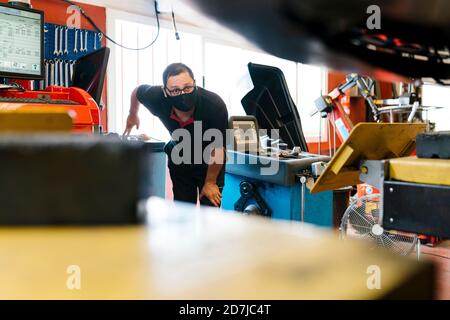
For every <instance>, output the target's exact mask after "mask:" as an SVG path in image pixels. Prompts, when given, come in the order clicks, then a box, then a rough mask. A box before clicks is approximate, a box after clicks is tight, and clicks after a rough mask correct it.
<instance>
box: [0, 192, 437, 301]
mask: <svg viewBox="0 0 450 320" xmlns="http://www.w3.org/2000/svg"><path fill="white" fill-rule="evenodd" d="M147 209H148V219H147V222H146V224H143V225H129V226H114V227H107V226H104V227H75V226H74V227H1V228H0V299H319V298H320V299H378V298H392V297H395V298H431V297H432V292H433V277H434V268H433V266H432V265H431V264H429V263H427V262H417V261H415V260H413V259H408V258H404V257H399V256H395V255H393V254H391V253H390V252H387V251H378V250H373V251H371V250H368V249H367V247H366V246H365V244H363V243H359V242H358V243H354V242H352V241H339V240H338V236H337V235H336V234H333V233H331V232H329V231H325V230H321V229H319V228H316V227H314V226H312V225H308V224H304V225H303V224H301V223H298V222H286V221H273V220H269V219H264V218H261V217H248V216H242V215H238V214H236V213H233V214H231V213H227V212H225V211H220V210H218V209H214V208H211V209H209V208H208V209H204V208H200V207H196V206H193V205H189V204H179V203H173V202H167V201H165V200H163V199H159V198H150V199H149V200H148V202H147ZM93 214H94V213H93ZM371 266H372V267H371ZM373 266H377V267H379V268H380V269H379V270H380V271H381V278H380V279H381V282H380V284H381V289H368V287H367V280H368V278H369V277H370V276H371V274H368V270H369V271H370V270H373V269H370V268H373ZM74 270H75V271H74ZM68 272H69V273H68ZM75 274H77V275H79V278H78V279H79V282H77V283H78V284H79V285H80V287H79V289H77V288H76V287H75V288H74V287H73V286H72V287H71V286H70V285H69V287H70V288H72V289H69V287H68V286H67V283H68V282H69V283H72V282H71V281H70V280H68V279H71V278H70V277H73V276H74V275H75ZM72 279H73V278H72Z"/></svg>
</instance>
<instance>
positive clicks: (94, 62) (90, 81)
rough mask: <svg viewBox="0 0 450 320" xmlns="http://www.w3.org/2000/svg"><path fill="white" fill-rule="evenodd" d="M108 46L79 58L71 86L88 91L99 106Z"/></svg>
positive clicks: (107, 57) (106, 64)
mask: <svg viewBox="0 0 450 320" xmlns="http://www.w3.org/2000/svg"><path fill="white" fill-rule="evenodd" d="M109 51H110V50H109V48H106V47H105V48H101V49H99V50H97V51H94V52H92V53H90V54H87V55H85V56H84V57H82V58H80V59H79V60H78V61H77V64H76V65H75V70H74V74H73V80H72V86H73V87H78V88H81V89H83V90H85V91H86V92H87V93H89V94H90V95H91V96H92V98H94V100H95V101H96V102H97V105H99V106H100V102H101V99H102V91H103V83H104V80H105V75H106V67H107V66H108V59H109Z"/></svg>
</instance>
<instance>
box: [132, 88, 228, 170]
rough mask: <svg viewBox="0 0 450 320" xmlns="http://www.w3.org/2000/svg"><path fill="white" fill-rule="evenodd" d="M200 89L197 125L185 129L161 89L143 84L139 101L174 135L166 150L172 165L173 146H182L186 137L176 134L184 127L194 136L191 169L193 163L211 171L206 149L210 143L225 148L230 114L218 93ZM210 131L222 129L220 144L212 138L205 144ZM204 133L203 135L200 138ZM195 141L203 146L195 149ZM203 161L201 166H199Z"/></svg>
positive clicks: (195, 117) (197, 104)
mask: <svg viewBox="0 0 450 320" xmlns="http://www.w3.org/2000/svg"><path fill="white" fill-rule="evenodd" d="M197 90H198V99H197V103H196V106H195V110H194V114H193V121H194V122H192V121H191V123H189V122H187V123H188V124H187V125H184V126H183V125H182V124H180V122H179V121H177V120H175V119H174V117H173V112H172V108H173V107H172V106H171V105H170V104H169V103H168V101H167V99H166V98H165V97H164V92H163V89H162V87H161V86H149V85H141V86H139V88H138V90H137V98H138V100H139V102H140V103H142V104H143V105H144V106H145V107H146V108H147V109H148V110H149V111H150V112H151V113H152V114H154V115H155V116H157V117H158V118H159V119H160V120H161V122H162V123H163V124H164V126H165V127H166V128H167V130H169V132H170V134H171V135H172V141H171V142H169V143H168V145H167V147H166V152H167V153H168V156H169V165H170V163H171V161H170V160H171V149H172V147H174V146H176V145H181V144H180V143H181V142H182V140H183V139H182V138H181V139H180V138H176V137H175V136H174V132H176V130H177V129H180V128H182V129H186V132H187V133H188V134H189V135H190V139H191V142H192V143H191V155H192V157H191V158H190V159H189V161H190V164H191V166H192V164H193V165H194V167H195V168H197V169H198V168H202V169H203V170H204V169H206V168H207V162H206V161H205V159H204V157H203V152H204V151H205V148H206V147H207V146H208V145H209V144H211V142H214V143H215V145H214V146H215V147H217V146H218V145H220V146H223V147H225V146H226V141H225V139H226V129H227V128H228V111H227V108H226V106H225V103H224V102H223V100H222V99H221V98H220V97H219V96H218V95H217V94H215V93H213V92H211V91H208V90H205V89H203V88H197ZM200 124H201V130H200ZM195 125H197V128H195ZM208 129H217V130H219V131H220V133H221V135H222V139H221V140H220V141H216V139H214V138H212V139H211V141H203V140H204V139H202V137H203V136H204V134H205V132H206V131H207V130H208ZM200 134H201V136H200V137H199V135H200ZM214 137H216V136H214ZM199 139H200V140H199ZM195 142H197V143H199V144H198V145H197V146H195ZM199 146H200V147H201V153H202V155H199V152H200V147H199ZM181 154H182V153H181ZM200 159H201V163H199V160H200ZM195 160H196V161H195ZM185 169H186V168H185Z"/></svg>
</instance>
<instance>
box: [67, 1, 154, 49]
mask: <svg viewBox="0 0 450 320" xmlns="http://www.w3.org/2000/svg"><path fill="white" fill-rule="evenodd" d="M61 1H63V2H65V3H68V4H70V5H71V6H75V7H76V8H78V10H79V11H80V13H81V14H82V15H83V17H85V18H86V20H87V21H88V22H89V23H90V24H91V25H92V26H93V27H94V29H95V30H97V31H98V32H100V33H102V34H103V35H104V36H105V38H106V39H108V40H109V41H111V42H112V43H114V44H115V45H117V46H119V47H121V48H124V49H127V50H134V51H140V50H145V49H147V48H150V47H151V46H152V45H153V44H154V43H155V42H156V40H157V39H158V37H159V30H160V25H159V13H160V12H159V11H158V3H157V1H153V3H154V5H155V16H156V24H157V27H158V30H157V32H156V37H155V39H153V41H152V42H150V44H148V45H146V46H145V47H142V48H130V47H127V46H124V45H122V44H120V43H118V42H117V41H115V40H114V39H112V38H111V37H109V36H108V35H107V34H106V33H105V32H103V31H102V30H101V29H100V28H99V27H98V26H97V24H96V23H95V22H94V21H93V20H92V18H91V17H90V16H88V14H87V13H86V12H85V11H84V10H83V8H82V7H80V6H79V5H78V4H76V3H73V2H72V1H70V0H61Z"/></svg>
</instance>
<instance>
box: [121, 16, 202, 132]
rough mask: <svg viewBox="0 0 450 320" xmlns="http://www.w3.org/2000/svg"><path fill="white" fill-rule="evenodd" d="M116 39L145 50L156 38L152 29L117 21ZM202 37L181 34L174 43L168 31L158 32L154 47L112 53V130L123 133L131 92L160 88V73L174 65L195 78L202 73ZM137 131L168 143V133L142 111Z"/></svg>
mask: <svg viewBox="0 0 450 320" xmlns="http://www.w3.org/2000/svg"><path fill="white" fill-rule="evenodd" d="M115 28H116V32H115V34H116V38H117V40H118V41H119V42H121V43H123V44H124V45H126V46H128V47H132V48H138V47H144V46H145V45H147V44H148V43H150V42H151V41H152V39H154V38H155V36H156V33H157V28H156V27H154V26H150V25H146V24H141V23H134V22H130V21H126V20H120V19H118V20H116V21H115ZM201 49H202V42H201V37H200V36H198V35H194V34H189V33H180V40H179V41H178V40H176V39H175V36H174V33H173V31H172V30H170V29H166V28H161V29H160V34H159V37H158V40H157V41H156V42H155V44H154V45H153V46H151V47H150V48H147V49H145V50H141V51H133V50H127V49H123V48H118V47H116V50H115V65H114V67H115V74H116V81H115V82H114V86H115V90H114V92H115V99H116V104H115V108H116V110H115V111H116V112H115V117H116V121H115V123H114V125H115V127H114V129H113V130H115V131H117V132H123V130H124V127H125V122H126V118H127V115H128V111H129V107H130V96H131V92H132V91H133V90H134V89H135V88H136V87H137V86H138V85H141V84H149V85H162V73H163V71H164V69H165V67H166V66H167V65H168V64H170V63H173V62H180V61H182V62H183V63H185V64H187V65H188V66H189V67H190V68H192V71H193V72H194V74H195V75H201V74H202V73H203V72H202V59H203V58H202V50H201ZM139 118H140V127H139V130H137V131H134V132H133V134H139V133H145V134H148V135H149V136H151V137H153V138H156V139H160V140H164V141H165V140H168V139H169V138H170V136H169V133H168V132H167V130H166V129H165V128H164V126H163V124H162V123H161V121H160V120H159V119H158V118H157V117H155V116H153V115H152V114H151V113H150V112H149V111H148V110H147V109H146V108H145V107H143V106H141V108H140V110H139Z"/></svg>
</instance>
